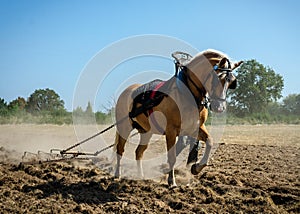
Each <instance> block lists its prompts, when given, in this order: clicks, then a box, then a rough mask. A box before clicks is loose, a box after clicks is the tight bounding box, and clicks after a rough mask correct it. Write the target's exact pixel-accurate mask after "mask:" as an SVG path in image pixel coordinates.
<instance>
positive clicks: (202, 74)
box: [186, 50, 242, 112]
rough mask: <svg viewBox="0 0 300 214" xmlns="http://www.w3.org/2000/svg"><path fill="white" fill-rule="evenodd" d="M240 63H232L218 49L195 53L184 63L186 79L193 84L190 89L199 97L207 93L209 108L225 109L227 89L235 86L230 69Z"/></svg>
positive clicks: (215, 109) (217, 110)
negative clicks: (186, 72)
mask: <svg viewBox="0 0 300 214" xmlns="http://www.w3.org/2000/svg"><path fill="white" fill-rule="evenodd" d="M241 64H242V61H240V62H237V63H232V62H231V61H230V60H229V57H228V56H226V55H225V54H223V53H221V52H219V51H213V50H207V51H204V52H202V53H200V54H198V55H196V56H195V57H194V58H193V59H192V60H191V61H190V63H188V64H187V65H186V67H187V68H188V69H187V70H188V74H187V75H188V79H189V81H190V82H192V85H193V86H192V87H191V88H192V89H191V90H192V91H193V90H194V93H197V94H198V97H199V98H200V99H201V97H203V96H205V95H206V93H208V96H209V100H210V108H211V110H212V111H214V112H223V111H224V110H225V109H226V94H227V90H228V89H235V88H236V86H237V79H236V77H235V76H234V74H233V72H232V71H233V70H234V69H235V68H237V67H238V66H240V65H241ZM193 88H194V89H193ZM195 89H196V90H195ZM192 93H193V92H192Z"/></svg>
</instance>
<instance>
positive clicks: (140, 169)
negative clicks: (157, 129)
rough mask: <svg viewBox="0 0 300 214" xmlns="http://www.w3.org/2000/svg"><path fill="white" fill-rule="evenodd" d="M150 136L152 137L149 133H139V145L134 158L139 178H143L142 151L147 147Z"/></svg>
mask: <svg viewBox="0 0 300 214" xmlns="http://www.w3.org/2000/svg"><path fill="white" fill-rule="evenodd" d="M151 136H152V133H151V132H146V133H141V134H140V143H139V145H138V147H137V148H136V150H135V158H136V161H137V169H138V176H139V177H141V178H143V177H144V172H143V166H142V158H143V154H144V151H145V150H146V149H147V147H148V143H149V140H150V138H151Z"/></svg>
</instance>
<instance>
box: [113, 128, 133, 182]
mask: <svg viewBox="0 0 300 214" xmlns="http://www.w3.org/2000/svg"><path fill="white" fill-rule="evenodd" d="M129 134H130V131H129V132H128V133H126V134H125V135H124V132H123V133H122V136H121V135H120V134H119V133H118V132H117V133H116V138H115V145H116V149H117V165H116V171H115V177H117V178H119V177H120V176H121V159H122V156H123V153H124V147H125V143H126V141H127V138H128V136H129Z"/></svg>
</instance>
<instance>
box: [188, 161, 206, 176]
mask: <svg viewBox="0 0 300 214" xmlns="http://www.w3.org/2000/svg"><path fill="white" fill-rule="evenodd" d="M205 166H206V164H199V163H195V164H193V165H192V167H191V173H192V174H193V175H198V174H199V173H200V172H201V170H202V169H203V168H204V167H205Z"/></svg>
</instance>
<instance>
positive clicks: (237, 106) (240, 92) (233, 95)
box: [229, 60, 283, 116]
mask: <svg viewBox="0 0 300 214" xmlns="http://www.w3.org/2000/svg"><path fill="white" fill-rule="evenodd" d="M236 77H237V80H238V87H237V88H236V89H235V90H232V91H230V92H229V96H230V102H229V106H230V109H233V110H234V113H236V114H237V115H239V116H244V115H246V114H249V113H250V114H253V113H261V112H264V111H265V110H266V108H267V106H268V104H269V103H271V102H274V101H276V100H277V99H279V98H280V97H281V91H282V89H283V77H282V76H281V75H279V74H276V73H275V71H274V70H273V69H271V68H269V67H265V66H264V65H262V64H260V63H259V62H257V61H256V60H249V61H246V62H244V63H243V64H242V66H241V67H240V68H239V69H237V76H236Z"/></svg>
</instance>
